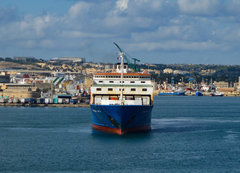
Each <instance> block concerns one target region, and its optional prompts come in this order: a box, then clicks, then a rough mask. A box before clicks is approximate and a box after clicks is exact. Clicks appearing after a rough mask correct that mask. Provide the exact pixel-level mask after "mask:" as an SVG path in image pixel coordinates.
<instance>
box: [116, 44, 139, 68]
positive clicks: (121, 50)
mask: <svg viewBox="0 0 240 173" xmlns="http://www.w3.org/2000/svg"><path fill="white" fill-rule="evenodd" d="M113 44H114V45H115V46H116V47H117V48H118V50H119V51H120V53H121V54H122V55H123V58H124V60H125V61H126V62H127V63H128V65H129V67H130V68H131V69H133V70H134V71H135V72H139V71H140V69H139V68H138V67H137V62H140V60H139V59H137V58H132V57H130V56H129V55H128V56H127V55H126V53H125V52H124V51H123V49H121V48H120V47H119V46H118V44H117V43H115V42H113ZM128 57H130V58H131V59H132V60H133V63H131V61H130V59H129V58H128Z"/></svg>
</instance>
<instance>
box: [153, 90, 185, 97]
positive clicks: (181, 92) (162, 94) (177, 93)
mask: <svg viewBox="0 0 240 173" xmlns="http://www.w3.org/2000/svg"><path fill="white" fill-rule="evenodd" d="M158 95H159V96H184V95H185V91H179V92H174V91H172V92H166V93H162V92H159V93H158Z"/></svg>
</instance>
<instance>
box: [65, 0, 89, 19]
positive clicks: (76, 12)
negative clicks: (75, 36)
mask: <svg viewBox="0 0 240 173" xmlns="http://www.w3.org/2000/svg"><path fill="white" fill-rule="evenodd" d="M90 8H91V3H87V2H81V1H80V2H78V3H76V4H74V5H73V6H72V7H71V8H70V9H69V15H70V17H72V18H76V17H79V16H81V15H83V16H84V15H88V12H89V10H90Z"/></svg>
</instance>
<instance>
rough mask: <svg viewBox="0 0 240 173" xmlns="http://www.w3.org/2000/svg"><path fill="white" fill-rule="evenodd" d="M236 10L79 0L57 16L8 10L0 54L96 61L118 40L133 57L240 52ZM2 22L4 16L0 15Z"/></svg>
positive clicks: (204, 0)
mask: <svg viewBox="0 0 240 173" xmlns="http://www.w3.org/2000/svg"><path fill="white" fill-rule="evenodd" d="M224 5H225V6H224ZM220 6H221V8H222V9H223V11H224V12H222V13H220V11H219V9H220ZM231 9H232V12H231ZM238 9H240V3H239V1H236V0H230V1H228V3H220V1H218V0H211V1H210V0H201V1H200V0H191V1H190V0H175V1H170V0H169V1H167V0H131V1H129V0H118V1H105V0H103V1H91V2H89V1H78V2H77V3H75V4H73V5H72V6H71V7H70V8H69V10H68V11H67V12H66V13H65V14H62V15H61V16H60V15H59V16H57V15H56V14H53V13H46V14H43V15H32V14H27V15H24V16H20V14H18V16H16V15H15V14H16V13H15V12H14V11H13V10H9V11H8V15H9V16H11V14H9V13H14V15H13V16H14V20H10V19H9V20H8V22H6V23H5V24H4V25H2V24H1V25H0V50H1V47H4V46H5V47H6V46H8V48H9V49H10V48H18V49H21V48H24V49H32V50H34V49H36V50H39V52H48V51H49V52H50V51H52V52H56V53H59V52H63V53H65V54H67V53H66V52H73V51H80V50H81V52H80V53H84V52H85V53H86V54H89V56H94V53H95V52H97V51H96V49H97V50H100V51H102V52H104V50H109V47H111V46H112V45H111V44H112V42H113V41H116V42H118V43H120V45H129V47H128V48H129V49H130V50H131V51H133V52H137V51H142V52H147V53H152V52H153V53H154V54H158V53H159V52H161V51H163V50H164V51H166V52H169V53H171V52H172V51H175V52H178V51H179V52H180V51H203V50H204V51H206V52H207V51H218V52H219V51H230V50H232V51H238V50H240V49H239V45H240V31H239V28H240V25H239V21H238V20H239V17H238V15H239V14H238V13H237V11H238ZM234 10H235V12H234ZM226 12H228V14H226ZM0 19H7V17H6V16H5V14H4V13H0ZM106 45H107V46H108V47H106ZM125 47H127V46H125ZM2 49H3V48H2ZM91 49H92V50H91ZM112 49H113V50H114V47H113V46H112ZM42 50H43V51H42ZM45 50H46V51H45ZM89 52H90V53H89ZM78 53H79V52H78ZM96 54H97V53H96ZM41 56H42V55H41ZM96 56H98V55H96Z"/></svg>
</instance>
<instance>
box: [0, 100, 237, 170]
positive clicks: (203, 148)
mask: <svg viewBox="0 0 240 173" xmlns="http://www.w3.org/2000/svg"><path fill="white" fill-rule="evenodd" d="M154 99H155V100H154V108H153V112H152V131H151V132H150V133H137V134H127V135H124V136H118V135H109V134H104V133H94V132H93V131H92V129H91V114H90V109H89V108H36V107H35V108H29V107H28V108H27V107H26V108H24V107H0V172H22V173H37V172H70V173H71V172H73V173H74V172H98V173H101V172H104V173H105V172H106V173H110V172H119V173H120V172H133V173H134V172H146V173H149V172H240V98H238V97H184V96H183V97H155V98H154Z"/></svg>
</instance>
